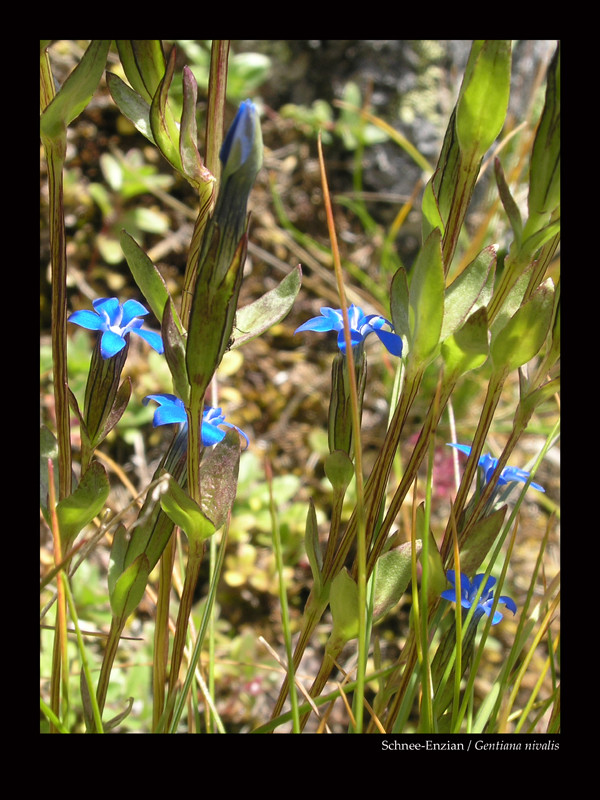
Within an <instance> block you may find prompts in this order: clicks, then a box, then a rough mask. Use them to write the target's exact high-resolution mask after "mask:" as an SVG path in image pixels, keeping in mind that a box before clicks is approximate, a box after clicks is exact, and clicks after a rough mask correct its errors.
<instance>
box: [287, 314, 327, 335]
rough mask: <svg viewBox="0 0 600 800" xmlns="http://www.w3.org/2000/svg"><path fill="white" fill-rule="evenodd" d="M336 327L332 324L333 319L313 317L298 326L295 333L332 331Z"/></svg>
mask: <svg viewBox="0 0 600 800" xmlns="http://www.w3.org/2000/svg"><path fill="white" fill-rule="evenodd" d="M332 330H335V328H334V327H333V326H332V324H331V321H330V320H328V319H327V318H325V317H312V318H311V319H309V320H307V321H306V322H303V323H302V325H300V327H299V328H296V330H295V331H294V333H298V332H299V331H332Z"/></svg>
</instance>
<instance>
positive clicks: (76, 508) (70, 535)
mask: <svg viewBox="0 0 600 800" xmlns="http://www.w3.org/2000/svg"><path fill="white" fill-rule="evenodd" d="M109 488H110V486H109V483H108V477H107V475H106V470H105V469H104V467H103V466H102V465H101V464H99V463H98V462H97V461H93V462H92V464H91V465H90V467H89V469H88V470H86V472H85V473H84V474H83V476H82V478H81V480H80V481H79V485H78V486H77V488H76V489H75V491H74V492H73V494H71V495H69V497H65V498H64V499H63V500H61V501H60V502H59V503H58V505H57V506H56V514H57V516H58V523H59V529H60V539H61V545H62V549H63V552H64V553H66V552H67V550H68V549H69V548H70V546H71V544H72V543H73V541H74V539H75V537H76V536H77V534H78V533H79V532H80V531H82V530H83V528H85V526H86V525H89V523H90V522H91V521H92V520H93V519H94V517H96V516H97V515H98V514H99V513H100V512H101V511H102V509H103V508H104V504H105V502H106V498H107V497H108V492H109Z"/></svg>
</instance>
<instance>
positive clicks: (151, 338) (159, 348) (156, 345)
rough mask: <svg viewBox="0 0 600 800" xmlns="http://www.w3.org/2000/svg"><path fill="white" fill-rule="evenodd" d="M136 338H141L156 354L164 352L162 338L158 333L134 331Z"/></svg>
mask: <svg viewBox="0 0 600 800" xmlns="http://www.w3.org/2000/svg"><path fill="white" fill-rule="evenodd" d="M134 332H135V333H136V334H137V335H138V336H141V337H142V339H144V341H146V342H148V344H149V345H150V347H152V348H153V349H154V350H156V352H157V353H160V354H161V355H162V354H163V353H164V352H165V346H164V344H163V340H162V336H161V335H160V333H156V331H144V330H136V331H134Z"/></svg>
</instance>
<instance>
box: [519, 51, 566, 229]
mask: <svg viewBox="0 0 600 800" xmlns="http://www.w3.org/2000/svg"><path fill="white" fill-rule="evenodd" d="M559 205H560V45H559V46H557V48H556V52H555V54H554V57H553V59H552V63H551V64H550V67H549V68H548V79H547V85H546V98H545V101H544V110H543V111H542V116H541V119H540V123H539V125H538V129H537V132H536V135H535V142H534V144H533V152H532V154H531V164H530V167H529V197H528V206H529V215H530V218H529V219H528V220H527V224H526V230H527V233H529V234H531V233H533V232H534V231H535V230H538V229H539V227H540V225H544V224H545V223H546V222H547V221H548V217H549V215H550V214H551V213H552V212H553V211H554V210H555V209H556V208H557V207H558V206H559Z"/></svg>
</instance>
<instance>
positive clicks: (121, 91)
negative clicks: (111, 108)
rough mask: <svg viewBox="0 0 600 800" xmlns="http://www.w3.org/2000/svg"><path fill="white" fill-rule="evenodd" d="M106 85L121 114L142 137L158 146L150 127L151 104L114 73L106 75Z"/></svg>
mask: <svg viewBox="0 0 600 800" xmlns="http://www.w3.org/2000/svg"><path fill="white" fill-rule="evenodd" d="M106 84H107V86H108V90H109V92H110V94H111V97H112V99H113V100H114V102H115V105H116V106H117V107H118V109H119V111H120V112H121V114H123V116H125V117H127V119H128V120H129V121H130V122H132V123H133V125H134V126H135V128H136V130H138V131H139V132H140V133H141V134H142V136H145V137H146V139H148V141H150V142H152V144H153V145H156V142H155V141H154V136H153V134H152V128H151V126H150V103H147V102H146V101H145V100H144V99H143V98H142V97H140V96H139V94H138V93H137V92H134V91H133V89H132V88H131V87H130V86H128V85H127V84H126V83H125V81H123V80H121V78H119V76H118V75H115V74H113V73H112V72H107V73H106Z"/></svg>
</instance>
